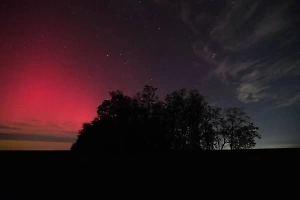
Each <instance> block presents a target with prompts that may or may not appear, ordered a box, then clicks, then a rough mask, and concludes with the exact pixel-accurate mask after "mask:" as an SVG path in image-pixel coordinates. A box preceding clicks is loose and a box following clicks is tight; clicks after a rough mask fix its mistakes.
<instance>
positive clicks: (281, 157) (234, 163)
mask: <svg viewBox="0 0 300 200" xmlns="http://www.w3.org/2000/svg"><path fill="white" fill-rule="evenodd" d="M299 155H300V149H269V150H247V151H211V152H182V153H178V154H172V155H170V154H168V155H159V154H156V155H153V154H152V155H149V154H148V155H141V156H126V157H118V156H110V157H103V156H94V157H90V158H89V157H77V156H75V155H72V154H71V152H69V151H52V152H30V151H27V152H19V151H15V152H0V163H1V164H0V165H1V166H0V170H1V174H2V176H1V184H3V185H2V186H1V189H0V193H1V192H2V193H5V194H6V196H7V195H8V196H10V199H13V198H16V199H19V198H17V196H18V195H20V194H22V197H28V198H35V197H36V198H44V197H46V196H47V197H53V198H55V199H56V198H67V199H70V198H75V197H82V198H83V199H96V197H103V196H104V195H105V194H106V195H110V196H114V195H118V196H120V195H121V196H123V197H124V196H127V195H129V196H132V195H135V196H138V197H139V198H144V197H146V196H149V195H154V194H155V195H156V196H157V195H162V194H164V195H166V196H167V197H171V196H177V195H179V194H184V195H189V194H196V195H198V196H197V197H203V196H204V195H211V196H214V197H223V196H224V195H225V197H226V196H227V197H228V195H230V196H231V197H239V198H242V199H243V198H244V197H245V196H247V197H248V196H252V195H254V196H257V197H259V196H260V195H262V194H267V195H274V194H275V195H276V194H277V193H285V194H286V195H287V194H290V193H291V191H297V184H295V183H296V182H297V181H298V180H299V179H298V177H299V176H298V175H299V169H300V168H299V164H298V162H299V161H298V160H299ZM12 191H14V192H12ZM16 191H24V192H23V193H21V192H16ZM40 193H42V195H41V194H40ZM43 195H44V196H43ZM95 195H96V196H95ZM240 195H242V196H240ZM94 196H95V197H94Z"/></svg>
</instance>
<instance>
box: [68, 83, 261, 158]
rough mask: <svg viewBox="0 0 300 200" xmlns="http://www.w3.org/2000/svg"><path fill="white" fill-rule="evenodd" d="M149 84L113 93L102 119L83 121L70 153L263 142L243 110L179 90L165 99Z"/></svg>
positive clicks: (241, 146)
mask: <svg viewBox="0 0 300 200" xmlns="http://www.w3.org/2000/svg"><path fill="white" fill-rule="evenodd" d="M156 90H157V88H154V87H152V86H150V85H146V86H144V88H143V91H142V92H138V93H136V94H135V95H134V96H133V97H130V96H127V95H124V94H123V93H122V92H121V91H119V90H117V91H112V92H109V94H110V99H107V100H104V101H103V102H102V104H101V105H100V106H98V109H97V117H96V118H94V119H93V120H92V121H91V122H89V123H84V124H83V125H82V129H80V130H79V132H78V137H77V141H76V142H75V143H74V144H73V145H72V147H71V151H77V152H104V153H105V152H119V153H122V152H156V151H159V152H160V151H182V150H222V149H224V148H230V149H232V150H235V149H250V148H253V147H255V145H256V143H255V139H256V138H259V139H260V138H261V136H260V134H259V133H258V127H256V126H254V124H253V123H251V122H250V118H249V117H248V116H247V115H246V113H245V112H244V110H243V108H236V107H233V108H226V109H224V110H222V109H220V108H218V107H212V106H210V105H209V104H208V103H207V102H206V100H205V98H204V96H203V95H201V94H200V93H199V92H198V91H197V90H190V91H187V90H186V89H180V90H176V91H174V92H172V93H170V94H167V95H166V97H165V99H164V100H163V101H161V100H159V98H158V96H157V95H156Z"/></svg>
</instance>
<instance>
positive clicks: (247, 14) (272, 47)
mask: <svg viewBox="0 0 300 200" xmlns="http://www.w3.org/2000/svg"><path fill="white" fill-rule="evenodd" d="M295 3H296V1H293V0H287V1H279V2H271V3H270V2H267V1H264V0H259V1H255V2H253V1H252V0H245V1H234V2H233V1H222V2H218V3H217V4H214V6H213V4H212V3H210V5H209V6H208V4H209V3H208V2H205V1H180V4H179V5H180V9H179V10H178V15H179V17H180V19H181V20H182V21H183V22H184V23H185V24H186V25H187V26H188V27H189V28H190V29H191V30H192V31H193V32H194V33H195V35H196V36H197V38H198V39H197V40H196V41H195V42H194V45H193V51H194V53H195V55H197V56H198V57H199V58H201V59H202V60H203V61H205V62H206V63H207V64H209V65H210V66H212V70H211V71H210V72H209V74H208V75H209V77H216V78H219V79H220V81H222V82H224V83H226V84H228V85H232V87H233V88H235V91H236V97H237V99H238V100H239V101H241V102H243V103H255V102H267V103H268V105H272V106H273V107H277V108H279V107H285V106H291V105H293V104H297V103H299V102H300V99H299V94H298V93H297V89H296V87H295V86H296V85H300V79H299V76H300V49H299V45H300V38H299V37H298V34H297V30H298V29H299V28H298V29H296V28H297V27H298V26H299V23H300V20H299V19H300V18H299V17H295V16H293V14H292V13H293V12H292V11H291V9H293V8H294V7H295V5H294V4H295ZM196 8H197V9H196ZM212 8H213V9H212Z"/></svg>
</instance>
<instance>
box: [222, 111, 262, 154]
mask: <svg viewBox="0 0 300 200" xmlns="http://www.w3.org/2000/svg"><path fill="white" fill-rule="evenodd" d="M249 119H250V118H249V117H248V116H247V115H246V113H245V112H244V110H243V108H227V109H225V111H224V117H223V118H221V119H220V124H221V132H220V135H221V136H222V138H223V143H222V147H221V149H223V147H224V146H225V145H226V144H229V146H230V149H249V148H253V147H254V146H255V144H256V143H255V138H259V139H260V138H261V136H260V135H259V134H258V133H257V130H258V127H255V126H254V125H253V124H252V123H250V122H249Z"/></svg>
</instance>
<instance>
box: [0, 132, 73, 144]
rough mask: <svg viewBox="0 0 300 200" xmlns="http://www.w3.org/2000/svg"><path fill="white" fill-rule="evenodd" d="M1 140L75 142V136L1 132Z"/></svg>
mask: <svg viewBox="0 0 300 200" xmlns="http://www.w3.org/2000/svg"><path fill="white" fill-rule="evenodd" d="M0 140H22V141H44V142H68V143H70V142H74V141H75V138H71V137H60V136H55V135H43V134H24V133H0Z"/></svg>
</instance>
